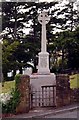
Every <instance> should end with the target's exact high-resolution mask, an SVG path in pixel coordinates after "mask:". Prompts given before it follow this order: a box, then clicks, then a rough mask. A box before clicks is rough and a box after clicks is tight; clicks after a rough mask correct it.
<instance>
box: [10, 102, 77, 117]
mask: <svg viewBox="0 0 79 120" xmlns="http://www.w3.org/2000/svg"><path fill="white" fill-rule="evenodd" d="M78 109H79V105H78V104H73V105H69V106H63V107H61V108H53V107H52V108H38V109H34V110H30V112H29V113H25V114H20V115H15V116H13V117H11V118H52V117H53V116H54V118H56V115H59V114H60V115H61V114H63V113H66V114H65V116H68V117H69V115H70V114H69V113H71V112H72V114H74V115H75V117H74V118H77V110H78ZM58 117H59V118H60V116H58ZM63 117H64V114H63ZM69 118H70V117H69ZM71 118H73V116H72V117H71Z"/></svg>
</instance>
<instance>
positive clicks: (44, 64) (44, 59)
mask: <svg viewBox="0 0 79 120" xmlns="http://www.w3.org/2000/svg"><path fill="white" fill-rule="evenodd" d="M38 60H39V61H38V74H41V75H42V74H43V75H45V74H50V69H49V53H48V52H40V53H39V59H38Z"/></svg>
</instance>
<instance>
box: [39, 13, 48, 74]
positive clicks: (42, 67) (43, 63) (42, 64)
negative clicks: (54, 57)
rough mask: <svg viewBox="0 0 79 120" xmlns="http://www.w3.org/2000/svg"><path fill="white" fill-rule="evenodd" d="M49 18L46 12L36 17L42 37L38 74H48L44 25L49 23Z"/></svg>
mask: <svg viewBox="0 0 79 120" xmlns="http://www.w3.org/2000/svg"><path fill="white" fill-rule="evenodd" d="M49 20H50V17H49V16H48V15H47V13H46V12H44V11H43V12H42V13H41V14H39V16H38V21H39V23H40V24H41V25H42V35H41V52H40V53H39V54H38V55H39V61H38V74H50V70H49V53H48V52H47V49H46V45H47V39H46V24H47V23H48V22H49Z"/></svg>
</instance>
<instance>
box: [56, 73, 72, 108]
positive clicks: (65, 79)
mask: <svg viewBox="0 0 79 120" xmlns="http://www.w3.org/2000/svg"><path fill="white" fill-rule="evenodd" d="M69 91H70V83H69V75H67V74H59V75H57V76H56V104H57V107H60V106H63V105H68V104H70V92H69Z"/></svg>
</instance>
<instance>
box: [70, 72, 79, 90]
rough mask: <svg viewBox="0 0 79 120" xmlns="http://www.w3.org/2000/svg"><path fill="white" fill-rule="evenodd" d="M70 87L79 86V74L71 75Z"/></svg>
mask: <svg viewBox="0 0 79 120" xmlns="http://www.w3.org/2000/svg"><path fill="white" fill-rule="evenodd" d="M70 88H72V89H74V88H79V74H74V75H71V76H70Z"/></svg>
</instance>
